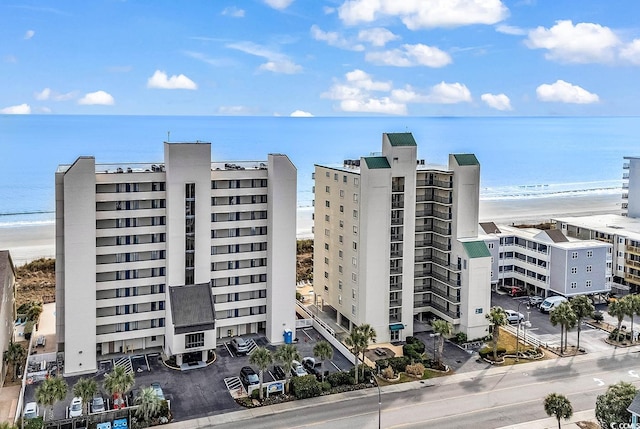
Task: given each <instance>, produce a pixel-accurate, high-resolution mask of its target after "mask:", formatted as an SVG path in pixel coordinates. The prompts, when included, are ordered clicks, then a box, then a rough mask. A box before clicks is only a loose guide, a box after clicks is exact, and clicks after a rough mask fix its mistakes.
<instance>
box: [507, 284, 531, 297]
mask: <svg viewBox="0 0 640 429" xmlns="http://www.w3.org/2000/svg"><path fill="white" fill-rule="evenodd" d="M526 294H527V290H526V289H523V288H521V287H519V286H512V287H511V289H509V295H511V296H513V297H516V296H525V295H526Z"/></svg>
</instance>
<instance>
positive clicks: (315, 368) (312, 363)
mask: <svg viewBox="0 0 640 429" xmlns="http://www.w3.org/2000/svg"><path fill="white" fill-rule="evenodd" d="M302 366H303V367H304V369H305V370H306V371H307V372H308V373H309V374H313V375H315V376H316V378H317V379H318V380H322V362H317V361H316V360H315V358H312V357H305V358H303V359H302ZM328 373H329V371H326V372H325V375H327V374H328Z"/></svg>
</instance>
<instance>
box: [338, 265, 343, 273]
mask: <svg viewBox="0 0 640 429" xmlns="http://www.w3.org/2000/svg"><path fill="white" fill-rule="evenodd" d="M338 272H339V273H340V274H342V265H338Z"/></svg>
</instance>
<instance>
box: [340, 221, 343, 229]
mask: <svg viewBox="0 0 640 429" xmlns="http://www.w3.org/2000/svg"><path fill="white" fill-rule="evenodd" d="M340 228H344V221H343V220H342V219H340Z"/></svg>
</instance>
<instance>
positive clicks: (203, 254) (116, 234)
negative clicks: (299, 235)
mask: <svg viewBox="0 0 640 429" xmlns="http://www.w3.org/2000/svg"><path fill="white" fill-rule="evenodd" d="M296 175H297V172H296V168H295V166H294V165H293V164H292V163H291V162H290V161H289V159H288V158H287V156H285V155H269V156H268V160H265V161H263V162H260V161H257V162H236V163H230V162H211V145H210V144H209V143H165V144H164V162H163V163H158V164H128V165H127V164H125V165H110V164H109V165H107V164H96V163H95V159H94V158H93V157H81V158H78V159H77V160H76V161H75V162H74V163H73V164H72V165H62V166H60V167H59V168H58V171H57V173H56V316H57V317H56V320H57V335H58V350H59V351H61V352H64V357H65V365H64V373H65V375H73V374H82V373H90V372H94V371H96V362H97V360H99V359H100V358H101V356H104V355H110V354H120V353H134V352H140V351H144V350H158V351H159V350H162V351H164V353H165V354H167V355H169V356H176V361H177V363H178V364H182V363H186V362H187V361H204V360H206V359H207V355H208V352H209V351H210V350H213V349H215V348H216V344H217V340H218V339H222V338H228V337H233V336H236V335H244V334H249V333H261V334H264V335H266V337H267V338H268V339H269V340H270V341H271V342H273V343H281V342H283V332H284V330H285V329H287V328H289V329H292V330H293V331H295V329H294V328H295V279H296V272H295V270H296Z"/></svg>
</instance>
